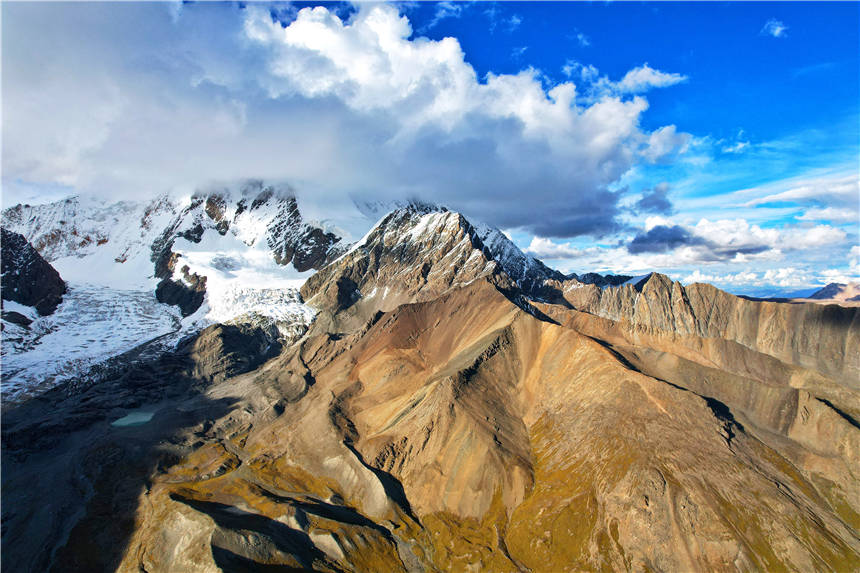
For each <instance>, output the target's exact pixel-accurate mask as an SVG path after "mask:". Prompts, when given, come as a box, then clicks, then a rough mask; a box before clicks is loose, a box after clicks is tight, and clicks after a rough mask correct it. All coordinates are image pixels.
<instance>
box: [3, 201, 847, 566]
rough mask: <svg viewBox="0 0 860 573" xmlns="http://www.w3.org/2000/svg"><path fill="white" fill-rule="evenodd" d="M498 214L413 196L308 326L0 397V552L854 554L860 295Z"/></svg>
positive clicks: (197, 347)
mask: <svg viewBox="0 0 860 573" xmlns="http://www.w3.org/2000/svg"><path fill="white" fill-rule="evenodd" d="M483 236H484V235H482V233H481V232H479V231H478V230H477V229H476V228H475V227H473V226H472V225H471V224H470V223H469V222H468V221H466V220H465V219H464V218H463V217H462V216H461V215H459V214H456V213H450V212H446V211H438V210H432V209H421V208H416V207H410V208H406V209H401V210H398V211H396V212H395V213H393V214H392V215H390V216H389V217H387V218H386V219H384V220H383V221H382V222H381V223H380V224H379V225H378V226H377V227H376V228H375V229H374V230H373V231H371V233H369V234H368V236H367V237H365V239H364V240H363V241H362V242H360V243H359V244H357V245H355V246H353V247H352V249H351V250H349V251H348V252H346V253H345V254H343V255H341V256H340V258H338V259H337V260H335V261H333V262H332V263H331V264H329V265H328V266H326V267H324V268H323V269H322V270H321V271H320V272H318V273H317V274H316V275H314V276H313V277H311V278H310V279H309V280H308V281H307V282H306V284H305V286H304V288H303V290H302V294H303V296H304V297H305V299H306V300H307V302H308V303H309V304H311V305H313V306H314V307H315V308H316V309H317V310H318V311H319V314H318V317H317V319H316V320H315V322H314V323H313V324H312V325H311V328H310V329H309V330H308V332H307V333H305V334H304V335H303V336H302V337H301V338H299V339H298V340H297V341H295V342H294V343H288V344H283V346H279V345H278V343H277V341H275V340H274V334H273V333H271V332H266V331H263V330H261V329H255V328H251V327H240V326H218V325H216V326H213V327H210V328H209V329H207V330H205V331H203V332H202V333H200V334H199V335H197V336H196V337H194V338H192V339H189V340H187V341H185V342H184V343H183V344H182V345H181V346H180V347H179V348H178V349H177V351H175V352H174V353H170V354H165V355H163V356H161V357H160V358H159V359H158V360H155V361H153V362H151V363H148V364H142V365H141V364H139V365H136V366H134V367H130V368H128V369H125V370H122V369H120V370H119V371H118V372H117V373H116V375H115V376H112V377H111V378H110V379H108V380H107V381H105V382H103V383H100V384H96V385H87V384H86V383H84V381H82V383H81V384H80V385H79V386H77V387H76V388H77V389H76V390H74V391H69V390H67V389H55V390H52V391H50V392H48V393H46V394H45V395H43V396H41V397H39V398H37V399H34V400H32V401H30V402H27V403H25V404H22V405H20V406H18V407H16V408H14V409H11V410H10V411H7V412H5V413H4V419H3V445H4V449H3V468H4V474H3V492H2V493H3V501H4V503H3V553H2V556H3V557H2V558H3V565H4V567H9V568H10V570H20V571H46V570H53V571H100V570H118V571H219V570H222V571H289V570H318V571H483V570H487V571H551V572H556V571H596V570H601V571H604V570H605V571H617V570H633V571H712V570H716V571H735V570H739V571H855V570H857V569H858V568H860V535H858V528H860V465H858V461H860V460H858V452H860V424H858V421H857V420H858V418H860V383H858V380H860V340H858V337H860V323H858V309H857V308H845V307H838V306H826V305H814V304H790V303H776V302H757V301H750V300H745V299H741V298H737V297H734V296H731V295H729V294H727V293H724V292H722V291H720V290H718V289H716V288H714V287H711V286H709V285H690V286H688V287H682V286H681V285H680V284H678V283H673V282H671V281H670V280H669V279H668V278H666V277H663V276H661V275H651V276H650V277H648V278H647V279H646V280H644V281H642V282H640V283H638V284H637V285H635V286H634V285H624V286H619V287H612V286H610V287H606V288H604V289H601V288H599V287H598V286H596V285H594V284H584V283H582V282H580V281H578V280H576V279H565V278H564V277H560V276H557V275H555V274H548V275H546V276H545V282H544V283H542V284H539V281H537V280H535V277H536V276H538V273H539V269H538V267H534V268H529V267H525V266H517V267H516V268H517V269H520V270H522V271H523V272H522V273H519V272H514V271H511V272H510V273H509V272H507V271H506V267H507V266H508V264H509V261H510V258H509V256H507V255H504V254H503V252H502V250H501V249H500V248H499V246H498V245H496V246H495V248H493V245H488V244H487V243H488V242H489V241H485V240H484V238H483ZM535 269H538V270H535ZM512 275H513V276H512ZM132 409H138V410H142V411H145V412H150V413H151V420H150V421H147V422H143V423H141V424H140V425H136V426H134V425H122V424H121V423H120V425H116V424H117V422H118V421H119V420H122V419H124V418H121V416H123V415H124V414H127V413H128V412H129V411H130V410H132ZM58 412H60V413H62V415H58V414H57V413H58ZM112 424H113V425H112Z"/></svg>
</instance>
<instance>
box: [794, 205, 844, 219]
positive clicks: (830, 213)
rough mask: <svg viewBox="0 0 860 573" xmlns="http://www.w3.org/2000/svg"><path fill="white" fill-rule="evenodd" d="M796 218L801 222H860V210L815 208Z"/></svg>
mask: <svg viewBox="0 0 860 573" xmlns="http://www.w3.org/2000/svg"><path fill="white" fill-rule="evenodd" d="M796 218H797V219H799V220H801V221H832V222H848V221H860V210H858V209H850V208H845V209H837V208H835V207H825V208H823V209H816V208H813V209H807V210H806V211H804V212H803V214H802V215H798V216H797V217H796Z"/></svg>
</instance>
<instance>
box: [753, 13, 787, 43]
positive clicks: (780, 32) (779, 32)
mask: <svg viewBox="0 0 860 573" xmlns="http://www.w3.org/2000/svg"><path fill="white" fill-rule="evenodd" d="M759 33H760V34H764V35H767V36H773V37H774V38H785V37H786V36H788V26H786V25H785V24H783V23H782V22H781V21H779V20H777V19H776V18H771V19H770V20H768V21H767V22H765V24H764V26H762V29H761V32H759Z"/></svg>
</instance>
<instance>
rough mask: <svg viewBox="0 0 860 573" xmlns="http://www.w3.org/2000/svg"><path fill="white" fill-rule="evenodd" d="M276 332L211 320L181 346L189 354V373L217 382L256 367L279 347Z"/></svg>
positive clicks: (195, 377)
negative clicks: (210, 324) (211, 323)
mask: <svg viewBox="0 0 860 573" xmlns="http://www.w3.org/2000/svg"><path fill="white" fill-rule="evenodd" d="M276 338H277V332H267V331H266V330H264V329H262V328H259V327H253V326H249V325H245V324H241V325H232V324H214V325H212V326H209V327H207V328H205V329H203V331H202V332H200V334H199V335H197V336H196V337H194V339H193V340H191V341H189V342H187V343H186V345H185V346H184V348H183V349H182V350H181V352H183V353H187V355H188V357H189V358H190V362H189V363H190V365H191V367H190V368H191V371H190V372H189V374H190V376H191V377H192V378H194V379H197V380H205V381H209V382H221V381H223V380H226V379H227V378H231V377H233V376H236V375H238V374H243V373H245V372H249V371H251V370H253V369H255V368H257V367H258V366H259V365H260V364H262V363H263V362H265V361H266V360H268V359H269V358H272V357H273V356H274V355H276V354H277V353H278V351H279V350H280V349H281V346H280V344H278V343H277V342H276V341H275V339H276Z"/></svg>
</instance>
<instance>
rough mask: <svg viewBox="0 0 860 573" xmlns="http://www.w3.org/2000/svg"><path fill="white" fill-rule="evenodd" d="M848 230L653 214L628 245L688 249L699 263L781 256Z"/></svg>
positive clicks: (841, 237) (637, 250)
mask: <svg viewBox="0 0 860 573" xmlns="http://www.w3.org/2000/svg"><path fill="white" fill-rule="evenodd" d="M846 238H847V233H846V232H845V231H843V230H842V229H839V228H836V227H833V226H830V225H823V224H822V225H815V226H813V227H800V226H785V227H782V228H762V227H760V226H759V225H753V224H750V223H749V222H748V221H747V220H746V219H740V218H739V219H721V220H717V221H710V220H708V219H701V220H700V221H699V222H698V223H696V225H694V226H685V225H675V224H672V223H670V222H669V221H668V220H667V219H664V218H662V217H649V218H648V219H647V220H646V225H645V230H644V231H642V232H640V233H638V234H637V235H636V236H635V237H634V238H633V240H632V241H630V243H629V244H628V245H627V250H628V252H629V253H631V254H643V253H669V252H673V251H677V250H679V249H682V248H683V249H684V253H683V256H684V258H685V260H687V261H689V262H694V263H698V264H711V263H718V262H733V263H749V262H751V261H756V260H780V259H782V258H783V256H784V252H790V251H809V250H814V249H818V248H822V247H828V246H832V245H837V244H840V243H842V242H844V241H845V239H846Z"/></svg>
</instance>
